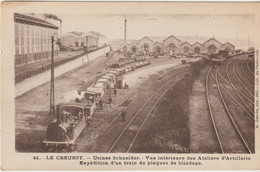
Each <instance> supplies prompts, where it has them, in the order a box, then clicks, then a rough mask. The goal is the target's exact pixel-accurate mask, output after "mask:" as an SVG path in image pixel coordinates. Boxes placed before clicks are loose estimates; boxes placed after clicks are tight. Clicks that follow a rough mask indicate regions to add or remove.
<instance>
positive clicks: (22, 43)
mask: <svg viewBox="0 0 260 172" xmlns="http://www.w3.org/2000/svg"><path fill="white" fill-rule="evenodd" d="M21 45H24V36H21Z"/></svg>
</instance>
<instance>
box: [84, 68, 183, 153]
mask: <svg viewBox="0 0 260 172" xmlns="http://www.w3.org/2000/svg"><path fill="white" fill-rule="evenodd" d="M182 72H183V71H182ZM184 74H186V73H183V74H180V75H179V76H181V75H184ZM171 75H172V74H170V75H166V76H165V77H164V78H163V80H165V79H167V78H168V77H171ZM160 77H161V76H159V77H157V78H160ZM177 77H178V76H177ZM156 81H157V80H156ZM161 81H162V79H161V80H160V81H159V83H160V82H161ZM151 82H152V81H150V82H149V83H151ZM157 84H158V83H156V84H154V86H155V85H157ZM146 85H147V84H146ZM149 88H150V87H148V88H147V89H146V90H148V89H149ZM137 92H138V91H137ZM137 92H136V93H137ZM143 94H145V91H142V94H141V95H143ZM139 97H140V95H139V96H137V97H135V99H134V100H132V102H131V103H130V104H129V105H127V107H126V108H125V109H128V108H129V107H130V106H131V105H132V104H133V103H135V102H136V101H137V99H138V98H139ZM125 100H127V98H126V99H125ZM125 100H124V101H125ZM124 101H123V102H124ZM109 115H111V114H108V115H106V116H105V117H103V118H102V121H103V120H104V119H105V118H107V117H108V116H109ZM119 117H120V113H118V114H116V115H115V116H114V117H113V118H115V119H113V120H112V122H111V123H110V124H109V125H108V126H107V127H106V128H105V129H104V130H103V131H102V132H101V133H100V134H99V135H98V136H97V137H96V138H95V139H94V140H93V141H92V143H90V144H89V145H88V146H87V149H86V150H89V149H90V148H91V146H92V145H93V144H94V143H95V142H96V141H97V140H98V139H99V138H100V137H101V136H102V135H103V134H104V133H105V132H106V130H107V129H108V128H110V127H111V126H112V125H113V124H114V122H115V121H116V120H117V119H118V118H119ZM102 121H100V122H99V124H100V123H101V122H102ZM99 124H96V125H95V127H93V129H94V128H96V127H97V126H100V125H99ZM93 129H92V130H93ZM92 130H91V131H92Z"/></svg>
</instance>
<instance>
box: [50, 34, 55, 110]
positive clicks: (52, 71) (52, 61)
mask: <svg viewBox="0 0 260 172" xmlns="http://www.w3.org/2000/svg"><path fill="white" fill-rule="evenodd" d="M54 113H55V99H54V35H53V36H52V37H51V87H50V114H51V115H54Z"/></svg>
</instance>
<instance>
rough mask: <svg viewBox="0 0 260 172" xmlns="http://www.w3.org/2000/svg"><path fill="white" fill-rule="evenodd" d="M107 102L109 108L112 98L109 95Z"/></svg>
mask: <svg viewBox="0 0 260 172" xmlns="http://www.w3.org/2000/svg"><path fill="white" fill-rule="evenodd" d="M108 104H109V106H110V108H112V98H111V97H109V98H108Z"/></svg>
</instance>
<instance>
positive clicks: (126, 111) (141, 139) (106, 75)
mask: <svg viewBox="0 0 260 172" xmlns="http://www.w3.org/2000/svg"><path fill="white" fill-rule="evenodd" d="M219 55H221V57H222V56H224V58H216V59H214V57H213V58H212V57H211V56H205V55H203V56H198V57H197V58H196V57H195V58H194V57H193V58H187V57H181V58H177V59H176V58H175V59H174V58H171V57H170V58H169V56H160V57H159V58H158V57H156V58H154V57H153V56H140V57H131V58H129V57H128V58H126V57H124V55H122V54H121V55H120V54H118V53H116V52H111V53H110V56H108V57H106V56H102V57H99V58H98V59H95V60H94V61H92V62H90V63H87V64H85V65H83V66H82V67H79V68H76V69H75V70H72V71H70V72H67V73H65V74H63V75H61V76H59V77H57V78H56V79H55V87H56V88H55V90H56V91H55V101H56V105H57V106H56V107H55V109H56V110H55V114H50V113H49V111H48V108H49V107H48V105H49V104H48V103H46V102H48V99H49V96H48V89H49V85H48V84H44V85H41V86H39V87H37V88H35V89H33V90H31V91H30V92H28V93H26V94H24V95H22V96H19V97H17V98H16V149H17V151H21V152H28V151H29V150H30V152H46V151H48V152H92V153H102V152H107V153H149V152H150V153H156V152H158V153H159V152H165V153H189V152H205V153H254V152H255V148H254V138H255V136H254V134H255V133H254V60H253V59H252V58H248V54H247V53H245V54H237V55H232V56H230V55H227V54H226V56H225V55H223V53H220V54H219ZM193 83H194V84H193ZM188 102H190V103H188ZM199 107H200V108H199ZM205 139H207V140H208V141H207V142H205Z"/></svg>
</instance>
